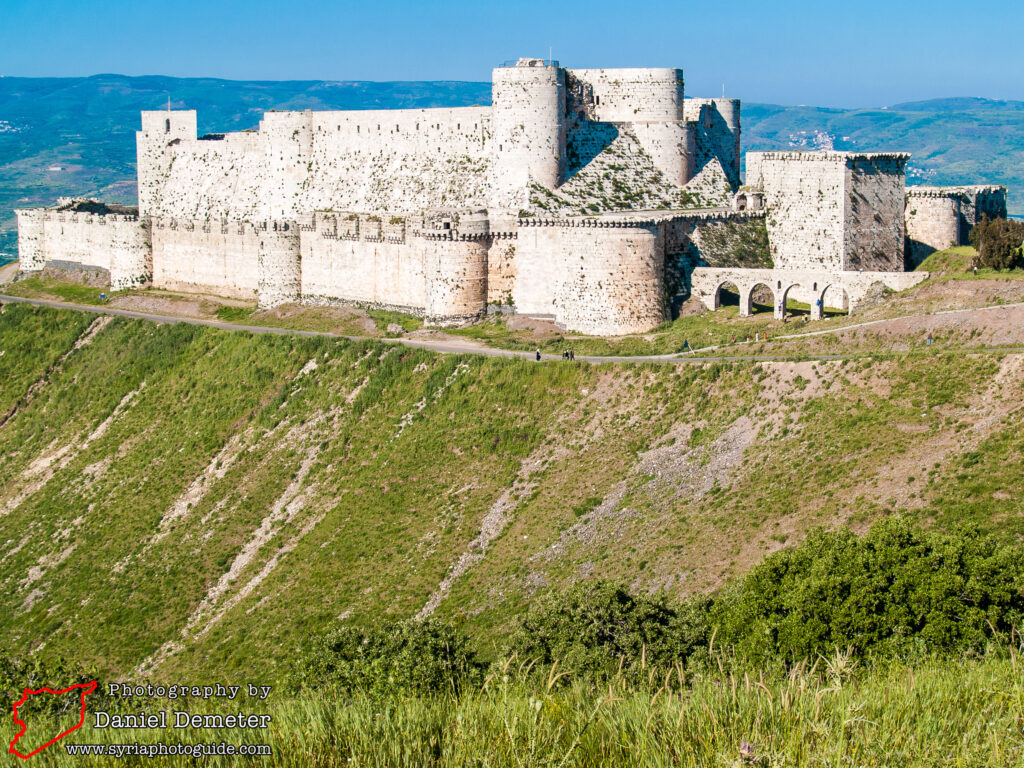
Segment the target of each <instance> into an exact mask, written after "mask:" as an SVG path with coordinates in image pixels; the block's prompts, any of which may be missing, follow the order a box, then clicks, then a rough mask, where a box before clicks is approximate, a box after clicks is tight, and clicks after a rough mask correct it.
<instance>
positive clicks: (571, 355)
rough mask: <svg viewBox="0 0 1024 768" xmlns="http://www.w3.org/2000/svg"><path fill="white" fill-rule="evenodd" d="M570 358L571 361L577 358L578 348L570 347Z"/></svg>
mask: <svg viewBox="0 0 1024 768" xmlns="http://www.w3.org/2000/svg"><path fill="white" fill-rule="evenodd" d="M569 360H570V361H574V360H576V350H575V349H573V348H572V347H570V348H569Z"/></svg>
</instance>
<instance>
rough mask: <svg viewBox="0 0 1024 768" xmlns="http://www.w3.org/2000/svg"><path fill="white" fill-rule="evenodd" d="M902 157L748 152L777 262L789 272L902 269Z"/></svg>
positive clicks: (749, 168) (748, 166)
mask: <svg viewBox="0 0 1024 768" xmlns="http://www.w3.org/2000/svg"><path fill="white" fill-rule="evenodd" d="M908 157H909V156H908V155H903V154H855V153H846V152H750V153H748V154H747V168H748V177H749V183H750V184H752V185H754V186H757V187H760V188H761V189H762V190H763V191H764V196H765V207H766V210H767V225H768V236H769V240H770V242H771V253H772V262H773V264H774V265H775V266H776V267H777V268H783V269H816V268H821V269H829V270H836V271H841V270H854V269H864V270H871V271H902V270H903V240H904V221H903V207H904V200H903V186H904V180H905V170H906V161H907V158H908Z"/></svg>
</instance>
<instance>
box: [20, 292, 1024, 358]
mask: <svg viewBox="0 0 1024 768" xmlns="http://www.w3.org/2000/svg"><path fill="white" fill-rule="evenodd" d="M0 304H31V305H32V306H36V307H51V308H53V309H73V310H77V311H79V312H92V313H94V314H99V315H113V316H115V317H128V318H132V319H134V320H151V321H153V322H155V323H187V324H189V325H202V326H206V327H208V328H218V329H220V330H223V331H249V332H250V333H276V334H285V335H287V334H291V335H295V336H329V337H332V338H339V339H348V340H349V341H378V342H381V343H384V344H401V345H404V346H406V347H413V348H416V349H426V350H430V351H431V352H439V353H441V354H446V355H454V354H473V355H486V356H488V357H511V358H521V359H524V360H533V359H535V357H536V353H534V352H526V351H518V350H510V349H497V348H495V347H488V346H486V345H484V344H482V343H480V342H477V341H473V340H470V339H466V340H463V339H458V338H453V337H448V338H445V339H413V338H408V337H397V338H379V337H373V336H346V335H344V334H340V333H331V332H330V331H304V330H296V329H293V328H278V327H275V326H264V325H240V324H238V323H225V322H222V321H219V320H202V319H198V318H194V317H178V316H176V315H161V314H154V313H149V312H138V311H135V310H129V309H115V308H114V307H104V306H94V305H90V304H71V303H68V302H64V301H52V300H49V299H28V298H24V297H22V296H8V295H6V294H0ZM1016 307H1024V302H1017V303H1013V304H997V305H993V306H987V307H976V308H972V309H947V310H940V311H938V312H931V313H928V314H925V315H903V316H901V317H899V318H886V319H883V320H869V321H866V322H863V323H855V324H852V325H844V326H840V327H838V328H828V329H824V330H819V331H808V332H806V333H792V334H788V335H785V336H782V335H779V336H774V337H773V338H772V341H782V340H786V339H800V338H805V337H812V336H824V335H828V334H832V333H840V332H843V331H849V330H853V329H855V328H867V327H870V326H873V325H881V324H884V323H889V322H892V321H894V320H901V319H906V318H907V317H933V316H938V315H951V314H961V313H969V312H987V311H993V310H1000V309H1012V308H1016ZM720 348H721V347H716V346H713V347H703V348H701V349H700V350H698V351H699V352H700V353H701V354H700V356H697V355H695V354H694V353H679V352H674V353H671V354H667V355H637V356H612V355H577V356H576V360H580V361H583V362H588V363H674V364H675V363H709V362H712V363H713V362H759V361H772V360H792V359H794V357H796V356H795V355H717V356H711V355H708V354H706V353H707V352H714V351H716V350H718V349H720ZM971 351H977V352H983V351H995V352H1024V347H1020V348H1016V347H1015V348H1006V347H998V348H995V349H992V350H988V349H987V348H984V347H978V348H977V349H972V350H971ZM864 354H865V353H863V352H860V353H855V354H850V355H841V354H837V355H809V354H801V355H799V358H800V359H801V360H842V359H845V358H851V357H863V356H864ZM541 359H542V360H561V355H554V354H542V355H541Z"/></svg>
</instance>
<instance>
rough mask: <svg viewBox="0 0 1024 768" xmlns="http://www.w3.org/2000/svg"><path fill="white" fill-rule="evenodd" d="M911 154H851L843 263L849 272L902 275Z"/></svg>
mask: <svg viewBox="0 0 1024 768" xmlns="http://www.w3.org/2000/svg"><path fill="white" fill-rule="evenodd" d="M908 158H909V155H902V154H871V155H851V156H850V160H849V161H848V162H847V167H846V175H847V188H848V194H847V195H846V215H845V220H844V222H843V264H842V268H843V269H846V270H860V269H863V270H864V271H865V272H902V271H903V251H904V241H905V239H906V224H905V221H904V205H905V202H906V198H905V192H904V190H905V184H906V168H907V159H908Z"/></svg>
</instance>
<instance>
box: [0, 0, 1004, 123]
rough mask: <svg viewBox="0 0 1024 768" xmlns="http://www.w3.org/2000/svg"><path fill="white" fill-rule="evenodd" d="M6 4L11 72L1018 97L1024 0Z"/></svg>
mask: <svg viewBox="0 0 1024 768" xmlns="http://www.w3.org/2000/svg"><path fill="white" fill-rule="evenodd" d="M971 6H972V4H970V3H964V2H962V0H959V1H958V2H951V1H949V0H930V1H928V2H925V1H923V0H887V1H883V0H858V1H857V2H847V3H842V4H841V5H836V4H835V3H833V2H830V1H829V0H825V1H824V2H822V0H814V1H813V2H808V1H807V0H790V2H786V3H778V2H772V0H763V1H762V2H739V1H738V0H718V1H717V2H716V1H714V0H713V1H712V2H708V1H707V0H704V1H703V2H689V1H688V0H687V1H682V2H681V1H678V0H677V2H642V1H640V2H636V3H633V4H630V3H629V2H628V0H626V1H625V2H623V0H617V2H608V1H607V0H590V2H577V0H557V1H556V2H552V1H551V0H547V1H545V2H541V1H531V2H521V3H514V2H504V3H500V4H499V3H488V2H482V1H479V0H478V1H477V2H462V1H461V0H460V1H459V2H443V3H430V2H421V1H414V0H407V1H405V2H374V1H373V0H365V1H364V2H360V3H349V2H327V1H325V0H303V1H302V2H293V3H283V2H270V1H269V0H247V1H246V2H218V0H201V1H200V0H170V1H169V2H160V3H156V2H147V1H146V0H135V1H134V2H124V0H119V1H118V2H111V1H109V0H0V74H2V75H22V76H74V75H89V74H96V73H100V72H118V73H123V74H129V75H141V74H165V75H178V76H189V77H193V76H210V77H223V78H231V79H241V80H254V79H268V80H287V79H301V80H307V79H308V80H319V79H327V80H488V79H489V78H490V69H491V68H492V67H493V66H495V65H497V64H500V63H501V62H502V61H504V60H506V59H511V58H515V57H517V56H521V55H540V56H546V55H547V53H548V50H549V47H550V48H551V49H552V50H553V51H554V56H555V58H556V59H559V60H560V61H561V62H562V64H563V66H570V67H595V66H608V67H642V66H680V67H682V68H683V69H684V70H685V71H686V89H687V92H688V93H689V94H691V95H694V96H699V95H708V96H710V95H719V94H720V93H721V91H722V86H723V84H724V85H725V88H726V93H727V94H728V95H730V96H737V97H739V98H742V99H744V100H746V101H759V102H775V103H782V104H816V105H822V106H847V107H852V106H881V105H887V104H894V103H898V102H902V101H913V100H919V99H928V98H935V97H941V96H984V97H988V98H1001V99H1018V100H1024V77H1022V72H1024V64H1022V61H1021V58H1020V47H1021V34H1022V32H1021V31H1022V30H1024V3H1022V2H1019V1H1018V2H1008V1H1007V0H993V1H992V2H988V3H979V4H978V5H977V8H978V11H977V13H975V14H972V15H971V14H966V13H965V12H967V11H969V10H970V9H971Z"/></svg>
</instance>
